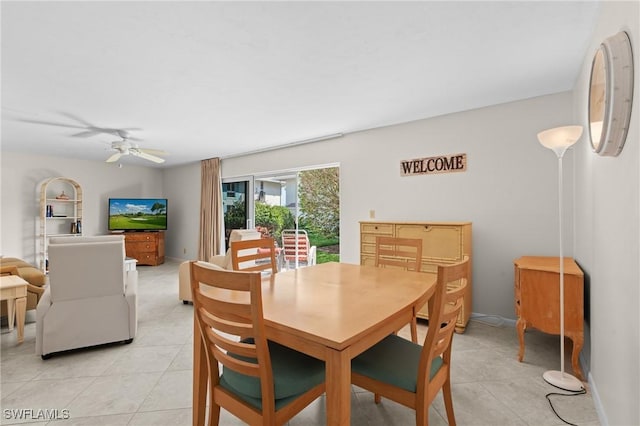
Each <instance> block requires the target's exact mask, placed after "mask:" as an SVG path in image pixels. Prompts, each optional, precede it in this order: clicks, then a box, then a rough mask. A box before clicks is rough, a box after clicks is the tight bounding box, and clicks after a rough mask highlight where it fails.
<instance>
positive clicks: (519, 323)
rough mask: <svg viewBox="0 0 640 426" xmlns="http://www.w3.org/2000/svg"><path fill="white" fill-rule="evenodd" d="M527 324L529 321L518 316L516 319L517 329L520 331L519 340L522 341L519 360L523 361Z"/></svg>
mask: <svg viewBox="0 0 640 426" xmlns="http://www.w3.org/2000/svg"><path fill="white" fill-rule="evenodd" d="M526 326H527V322H526V321H525V320H524V319H522V318H518V321H516V330H517V331H518V341H519V342H520V350H519V351H518V361H520V362H522V360H523V359H524V329H525V327H526Z"/></svg>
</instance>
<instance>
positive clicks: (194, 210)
mask: <svg viewBox="0 0 640 426" xmlns="http://www.w3.org/2000/svg"><path fill="white" fill-rule="evenodd" d="M200 179H201V178H200V162H197V163H193V164H187V165H184V166H180V167H173V168H169V169H165V170H164V173H163V182H164V185H163V186H164V195H165V197H167V199H168V200H169V208H170V209H171V210H170V212H169V214H170V216H169V223H168V225H167V228H168V230H167V235H166V239H165V250H166V252H165V255H166V256H167V257H173V258H176V259H185V260H187V259H193V260H195V259H197V258H198V245H199V232H200Z"/></svg>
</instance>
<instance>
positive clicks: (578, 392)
mask: <svg viewBox="0 0 640 426" xmlns="http://www.w3.org/2000/svg"><path fill="white" fill-rule="evenodd" d="M567 392H570V393H560V392H549V393H548V394H546V395H545V398H547V401H549V406H550V407H551V410H552V411H553V414H555V415H556V417H558V418H559V419H560V420H562V421H563V422H565V423H566V424H568V425H570V426H578V425H576V424H574V423H571V422H568V421H566V420H565V419H563V418H562V417H561V416H560V414H558V412H557V411H556V409H555V408H554V406H553V403H552V402H551V398H550V397H551V396H578V395H584V394H585V393H587V390H586V389H585V388H582V389H580V390H579V391H567Z"/></svg>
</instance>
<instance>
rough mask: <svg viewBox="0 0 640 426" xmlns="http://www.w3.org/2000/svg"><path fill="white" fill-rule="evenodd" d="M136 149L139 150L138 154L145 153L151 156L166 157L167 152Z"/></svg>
mask: <svg viewBox="0 0 640 426" xmlns="http://www.w3.org/2000/svg"><path fill="white" fill-rule="evenodd" d="M138 149H139V150H140V152H145V153H147V154H151V155H167V152H166V151H163V150H161V149H146V148H138Z"/></svg>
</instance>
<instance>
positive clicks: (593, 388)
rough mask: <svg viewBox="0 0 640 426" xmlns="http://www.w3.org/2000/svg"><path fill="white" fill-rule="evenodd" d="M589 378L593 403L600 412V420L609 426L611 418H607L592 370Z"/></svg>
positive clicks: (603, 424) (603, 425)
mask: <svg viewBox="0 0 640 426" xmlns="http://www.w3.org/2000/svg"><path fill="white" fill-rule="evenodd" d="M587 377H588V380H589V390H590V391H591V398H593V405H594V407H595V409H596V413H598V420H599V421H600V424H601V425H602V426H609V419H607V414H606V413H605V412H604V407H603V406H602V401H601V400H600V394H599V393H598V387H597V386H596V382H595V380H593V376H592V375H591V372H589V374H588V376H587Z"/></svg>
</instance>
